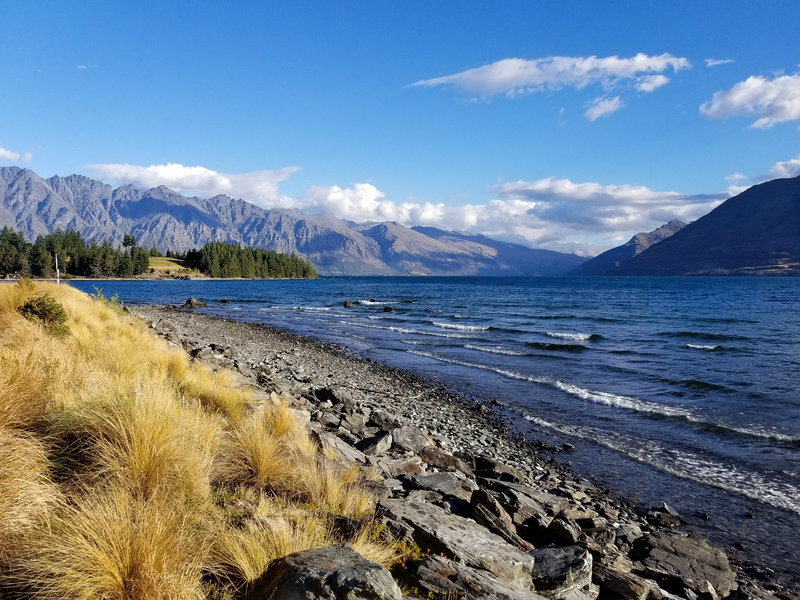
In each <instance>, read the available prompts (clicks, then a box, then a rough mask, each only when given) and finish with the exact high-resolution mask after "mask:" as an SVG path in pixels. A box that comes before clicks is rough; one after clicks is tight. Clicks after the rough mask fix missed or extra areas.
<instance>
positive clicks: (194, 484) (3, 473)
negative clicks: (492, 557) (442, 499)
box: [0, 282, 395, 600]
mask: <svg viewBox="0 0 800 600" xmlns="http://www.w3.org/2000/svg"><path fill="white" fill-rule="evenodd" d="M43 295H49V296H51V297H52V298H53V299H54V300H55V302H57V303H59V304H60V305H61V306H63V308H64V311H65V313H66V315H67V323H66V324H67V326H68V333H67V334H66V335H63V336H58V337H57V336H55V335H53V334H52V333H48V331H47V329H46V328H45V327H43V326H42V325H41V324H40V323H37V322H36V321H35V320H28V319H26V318H25V317H23V316H22V315H21V314H20V313H19V312H18V310H17V309H18V308H19V307H20V306H22V305H23V304H24V303H25V302H26V301H28V300H29V299H31V298H38V297H41V296H43ZM289 400H290V399H288V398H279V397H277V396H274V395H273V396H272V397H271V398H269V399H267V400H265V401H263V402H256V401H255V399H254V397H253V394H252V393H251V392H250V391H248V390H247V389H243V388H239V387H237V386H236V385H235V384H234V380H233V378H232V377H231V376H230V374H229V373H227V372H225V371H213V372H212V371H211V370H209V369H208V368H206V367H204V366H203V365H200V364H197V363H194V362H192V361H190V360H189V358H188V357H187V355H186V353H185V352H184V351H183V350H181V349H179V348H174V347H169V346H168V344H167V343H166V342H165V341H164V340H160V339H158V338H156V337H155V336H154V335H152V334H151V333H150V332H149V331H148V330H147V328H146V327H145V326H144V324H143V323H141V322H139V321H138V320H136V319H135V318H133V317H131V316H129V315H125V314H120V312H119V311H118V310H115V307H114V306H110V305H109V304H108V303H107V302H106V303H104V302H102V301H99V300H97V299H92V298H90V297H89V296H87V295H85V294H82V293H80V292H78V291H76V290H74V289H72V288H70V287H68V286H54V285H50V284H40V283H35V284H31V283H30V282H25V283H23V284H20V285H11V284H7V285H6V284H2V285H0V597H2V596H3V595H4V594H5V593H6V592H10V593H11V594H18V593H20V592H21V593H22V595H23V596H25V597H33V598H47V599H49V598H78V599H83V598H85V599H89V598H103V599H107V600H117V599H119V600H128V599H130V600H133V599H137V600H138V599H140V600H150V599H162V598H202V597H204V596H203V594H204V593H209V588H208V586H209V585H212V586H213V585H215V584H213V581H215V580H216V581H223V580H230V581H234V580H235V581H239V582H242V581H250V580H252V579H254V578H256V577H258V575H260V574H261V572H262V571H263V569H264V567H265V566H266V564H268V562H269V561H270V560H273V559H274V558H277V557H279V556H283V555H285V554H287V553H290V552H295V551H298V550H303V549H308V548H314V547H318V546H321V545H327V544H330V543H340V542H347V543H350V544H351V545H353V547H354V548H356V549H357V550H358V551H359V552H361V553H362V554H364V555H365V556H366V557H367V558H370V559H372V560H375V561H376V562H380V563H381V564H387V565H388V564H390V563H391V562H392V561H394V560H395V555H394V550H393V547H392V545H391V544H390V543H387V542H384V541H381V540H379V539H378V538H377V537H376V536H375V535H374V531H373V528H372V526H371V525H370V523H371V520H370V519H371V515H372V511H373V510H374V503H373V499H372V498H371V496H370V495H369V494H368V493H366V492H365V491H364V487H363V485H362V484H363V479H364V473H363V472H362V471H361V470H360V469H358V468H355V467H354V468H351V469H344V468H343V467H341V466H339V465H337V464H335V463H333V462H332V461H329V460H327V459H325V458H324V457H322V456H321V455H320V454H319V451H318V449H317V447H316V445H315V444H314V443H313V441H312V440H311V437H310V436H309V433H308V430H307V426H306V424H305V423H304V422H303V420H302V419H300V418H298V413H297V412H296V411H293V410H292V409H290V408H289V407H288V404H289ZM231 490H233V491H231ZM230 494H235V495H236V496H237V497H239V498H247V499H248V500H247V502H246V503H245V506H248V507H251V508H249V509H247V510H240V509H239V508H236V505H235V503H234V504H229V503H228V504H226V503H224V502H223V503H220V502H219V500H218V499H219V498H220V497H221V496H222V497H225V496H226V495H230ZM334 517H346V518H348V519H351V520H357V521H358V522H360V523H362V525H361V526H359V527H358V528H357V531H355V532H350V534H349V535H348V536H345V535H343V534H342V533H341V532H338V531H336V529H335V528H334V527H333V525H332V524H333V522H334ZM201 575H204V578H206V579H207V580H208V581H212V584H209V583H208V581H206V582H205V583H202V582H201V579H203V578H202V577H201ZM221 590H222V588H219V589H217V591H216V592H214V593H215V594H216V593H218V595H216V596H214V597H222V596H224V594H225V593H228V592H224V593H223V592H222V591H221ZM228 591H229V590H228Z"/></svg>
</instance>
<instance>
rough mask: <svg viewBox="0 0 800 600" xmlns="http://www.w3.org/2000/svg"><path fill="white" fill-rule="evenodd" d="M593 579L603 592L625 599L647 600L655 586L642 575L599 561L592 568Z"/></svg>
mask: <svg viewBox="0 0 800 600" xmlns="http://www.w3.org/2000/svg"><path fill="white" fill-rule="evenodd" d="M592 581H594V583H596V584H597V585H598V587H599V588H600V593H601V594H607V595H610V596H616V597H618V598H623V599H624V600H645V599H646V598H647V596H649V595H650V591H651V590H652V588H653V586H652V585H651V584H649V583H648V582H647V581H645V580H644V579H642V578H641V577H637V576H636V575H633V574H632V573H625V572H622V571H617V570H615V569H610V568H609V567H607V566H605V565H601V564H598V563H595V564H594V567H593V569H592Z"/></svg>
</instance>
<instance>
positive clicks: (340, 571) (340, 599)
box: [245, 544, 402, 600]
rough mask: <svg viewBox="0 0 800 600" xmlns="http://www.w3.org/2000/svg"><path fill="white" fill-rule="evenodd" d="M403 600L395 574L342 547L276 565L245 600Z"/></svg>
mask: <svg viewBox="0 0 800 600" xmlns="http://www.w3.org/2000/svg"><path fill="white" fill-rule="evenodd" d="M311 598H314V599H318V600H362V599H363V600H401V598H402V593H401V592H400V588H399V587H397V583H395V581H394V579H393V578H392V575H391V573H389V571H387V570H386V569H385V568H383V567H382V566H380V565H377V564H375V563H373V562H370V561H368V560H367V559H366V558H364V557H363V556H361V555H360V554H359V553H358V552H356V551H355V550H353V549H352V548H350V547H349V546H346V545H344V544H340V545H337V546H328V547H326V548H317V549H314V550H306V551H304V552H296V553H294V554H290V555H288V556H285V557H283V558H279V559H277V560H274V561H272V563H270V565H269V566H268V567H267V570H266V571H265V572H264V574H263V575H262V576H261V577H259V578H258V579H256V580H255V581H253V582H252V583H251V584H250V585H249V586H248V590H247V592H246V594H245V600H309V599H311Z"/></svg>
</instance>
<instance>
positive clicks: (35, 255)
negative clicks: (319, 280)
mask: <svg viewBox="0 0 800 600" xmlns="http://www.w3.org/2000/svg"><path fill="white" fill-rule="evenodd" d="M166 254H167V257H173V258H178V259H181V260H182V261H183V266H185V267H187V268H189V269H197V270H198V271H200V272H201V273H203V274H205V275H207V276H208V277H214V278H240V277H241V278H244V279H278V278H281V279H311V278H314V277H316V273H315V272H314V268H313V267H312V266H311V263H310V262H308V261H307V260H304V259H302V258H300V257H298V256H296V255H294V254H283V253H279V252H275V251H274V250H263V249H260V248H249V247H242V246H239V245H237V244H226V243H223V242H209V243H208V244H206V245H204V246H203V247H202V248H200V249H199V250H198V249H194V250H189V251H188V252H186V253H185V254H180V253H176V252H173V251H171V250H168V251H167V253H166ZM56 256H58V267H59V270H60V272H61V274H62V275H72V276H76V277H96V278H104V277H133V276H134V275H139V274H141V273H145V272H146V271H148V269H149V268H150V257H151V256H161V253H160V252H159V251H158V250H157V249H156V247H155V246H153V247H152V248H151V249H150V250H146V249H144V248H140V247H138V246H137V245H136V238H135V237H134V236H132V235H128V234H125V235H124V236H123V240H122V245H121V246H118V247H116V248H114V247H113V246H112V245H111V244H110V243H109V242H108V241H104V242H102V243H100V244H98V243H97V242H96V241H95V240H91V241H88V242H87V241H86V240H84V239H83V237H82V236H81V234H80V233H79V232H78V231H74V230H72V229H68V230H67V231H61V230H60V229H57V230H56V231H55V232H54V233H51V234H48V235H40V236H38V237H37V238H36V240H35V241H34V242H33V243H30V242H28V241H27V240H26V239H25V236H24V234H23V233H22V232H20V231H15V230H13V229H11V228H10V227H3V230H2V231H0V277H3V276H7V275H12V276H18V277H42V278H45V279H48V278H52V277H55V264H56V263H55V260H56V259H55V257H56Z"/></svg>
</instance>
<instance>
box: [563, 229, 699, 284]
mask: <svg viewBox="0 0 800 600" xmlns="http://www.w3.org/2000/svg"><path fill="white" fill-rule="evenodd" d="M684 227H686V223H684V222H683V221H680V220H678V219H673V220H672V221H670V222H669V223H667V224H665V225H662V226H661V227H659V228H658V229H654V230H653V231H650V232H640V233H637V234H636V235H635V236H633V237H632V238H631V239H630V240H629V241H628V242H627V243H625V244H623V245H621V246H617V247H616V248H611V250H606V251H605V252H603V253H602V254H598V255H597V256H595V257H594V258H593V259H591V260H587V261H586V262H585V263H583V264H582V265H580V266H579V267H578V268H577V269H573V270H572V272H570V275H615V274H616V273H617V272H618V271H619V269H620V268H621V267H622V266H623V265H625V264H626V263H627V262H628V261H629V260H631V259H632V258H633V257H634V256H638V255H639V254H641V253H642V252H644V251H645V250H647V249H648V248H649V247H650V246H654V245H655V244H658V243H659V242H662V241H664V240H665V239H667V238H668V237H669V236H671V235H672V234H674V233H676V232H677V231H680V230H681V229H683V228H684Z"/></svg>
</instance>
